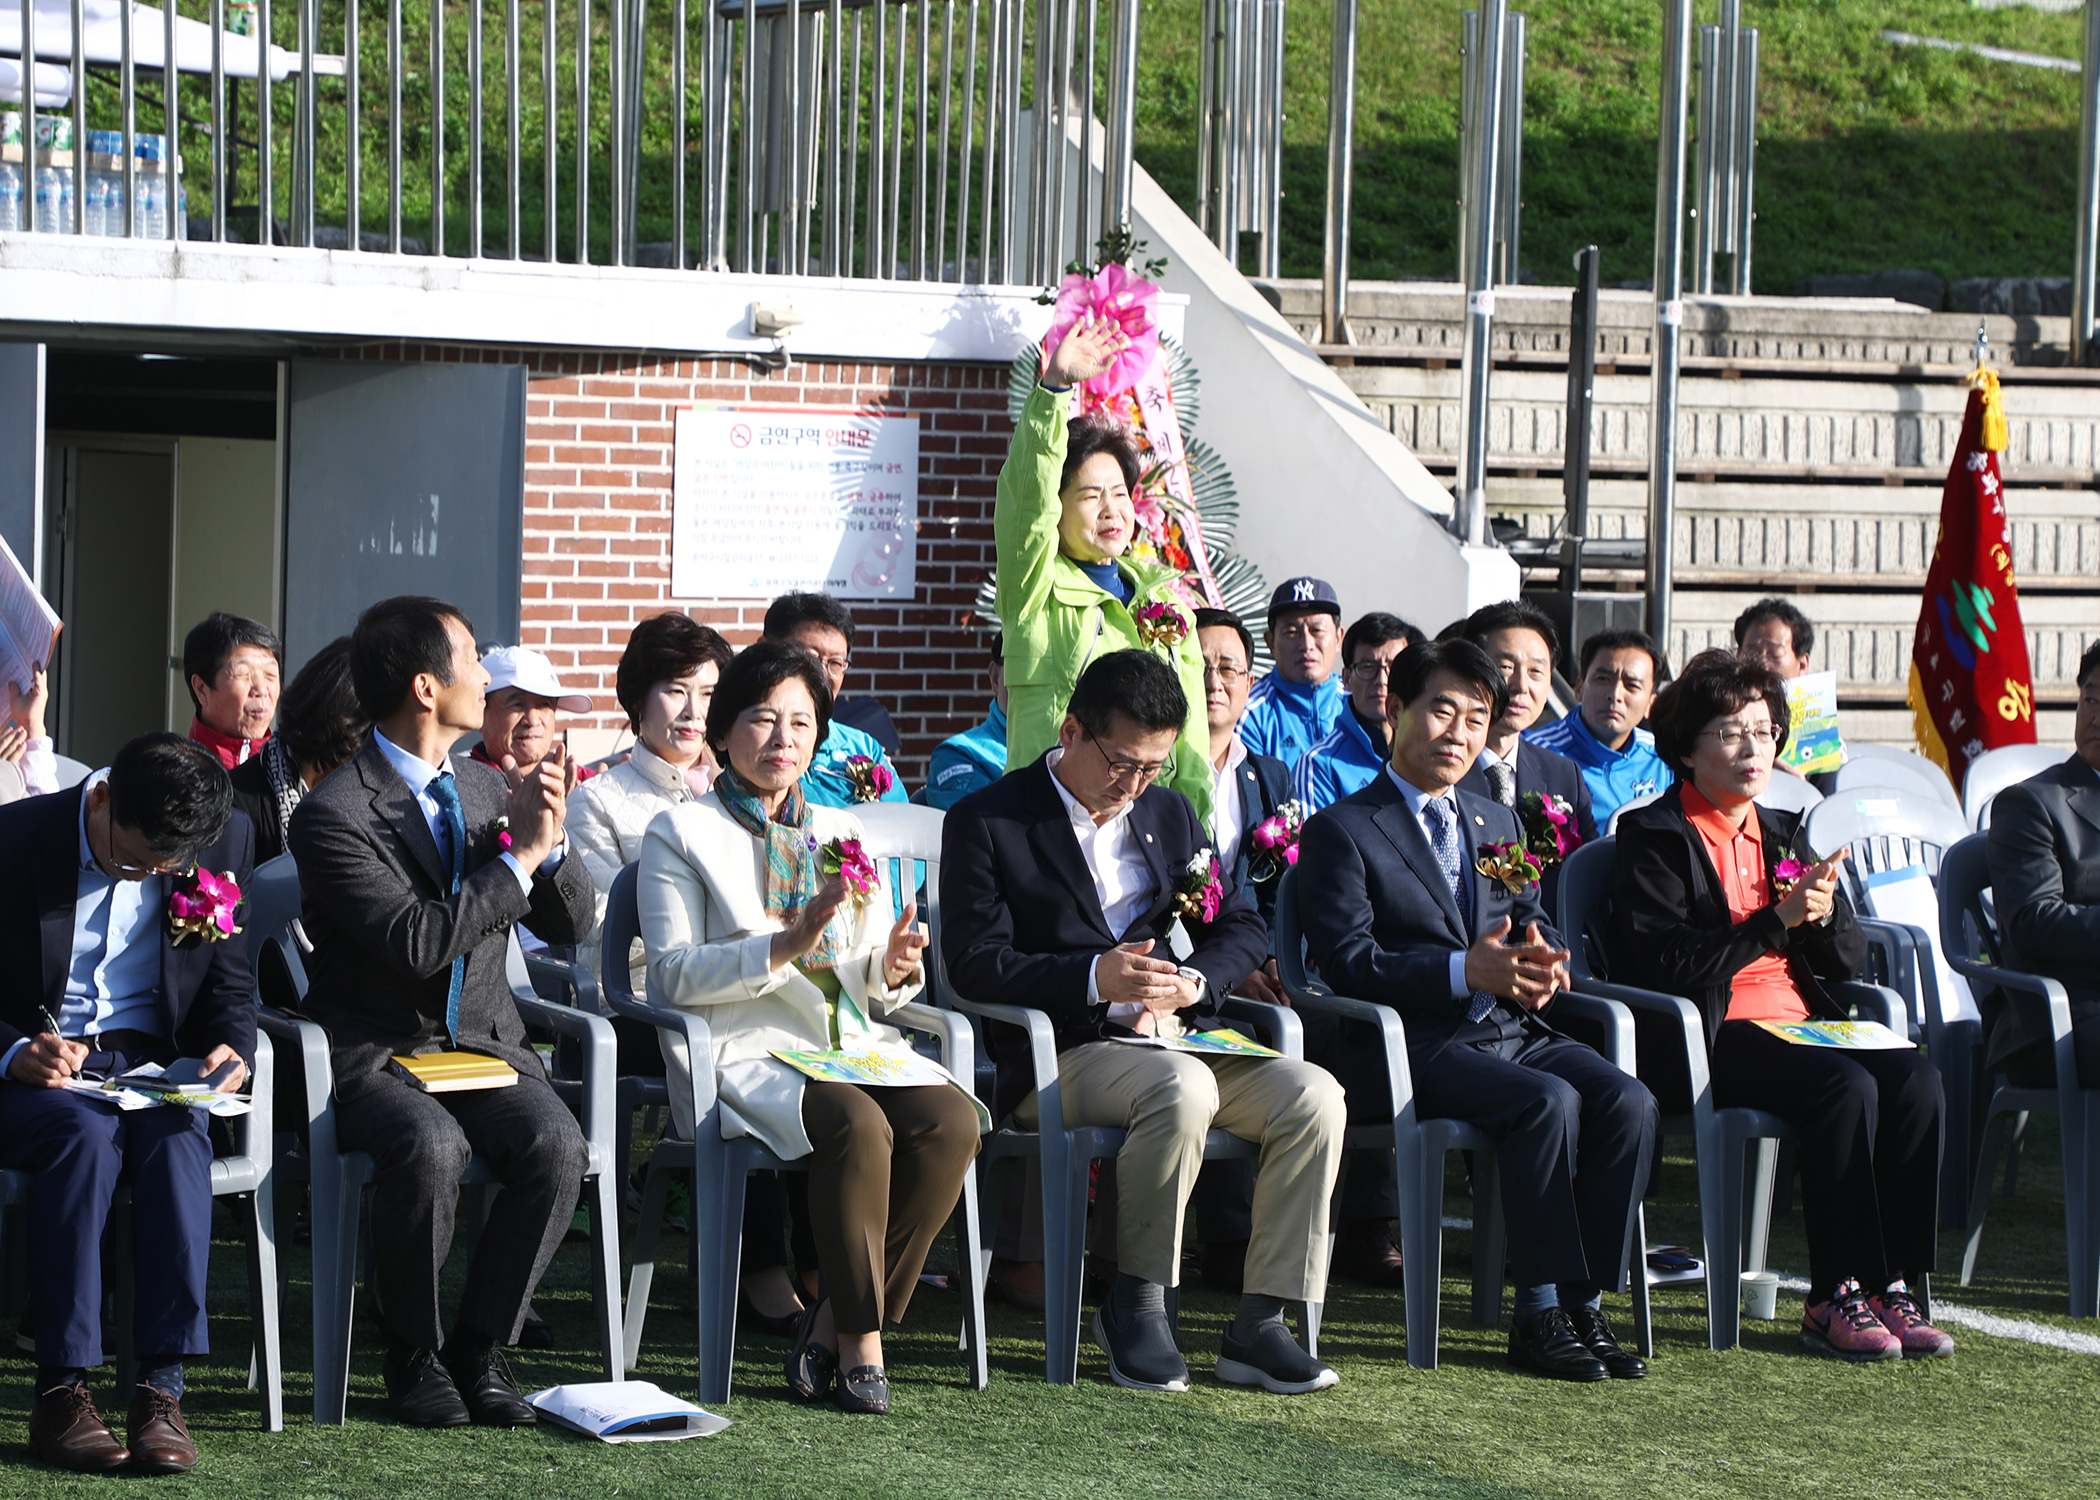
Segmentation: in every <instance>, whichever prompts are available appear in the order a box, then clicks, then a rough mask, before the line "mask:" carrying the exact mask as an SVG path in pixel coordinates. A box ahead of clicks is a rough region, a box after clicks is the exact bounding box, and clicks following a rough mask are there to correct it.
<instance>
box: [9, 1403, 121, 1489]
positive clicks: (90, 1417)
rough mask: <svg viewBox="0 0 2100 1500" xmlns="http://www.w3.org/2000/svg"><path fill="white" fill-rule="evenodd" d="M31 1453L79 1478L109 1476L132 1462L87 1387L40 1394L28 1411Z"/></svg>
mask: <svg viewBox="0 0 2100 1500" xmlns="http://www.w3.org/2000/svg"><path fill="white" fill-rule="evenodd" d="M29 1451H30V1452H31V1453H34V1454H35V1455H36V1456H37V1457H38V1458H41V1459H42V1460H43V1461H44V1462H45V1463H47V1464H52V1465H54V1466H56V1467H58V1468H61V1469H71V1470H73V1471H74V1472H75V1473H76V1474H106V1473H108V1472H109V1471H110V1470H111V1469H117V1468H122V1467H123V1466H124V1465H125V1464H127V1463H129V1462H130V1461H131V1453H130V1451H129V1450H128V1449H126V1448H125V1446H124V1445H123V1444H122V1443H120V1442H118V1441H117V1435H116V1434H115V1433H113V1432H111V1431H110V1430H109V1424H108V1423H107V1422H105V1421H103V1420H102V1413H101V1412H99V1411H97V1410H95V1398H94V1397H92V1396H90V1395H89V1394H88V1388H87V1387H86V1386H85V1385H66V1386H61V1387H59V1388H58V1389H57V1390H55V1391H50V1392H43V1393H39V1394H38V1396H37V1398H36V1401H35V1402H34V1403H33V1404H32V1405H31V1406H30V1408H29Z"/></svg>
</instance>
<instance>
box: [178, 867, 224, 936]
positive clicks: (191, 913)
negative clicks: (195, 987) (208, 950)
mask: <svg viewBox="0 0 2100 1500" xmlns="http://www.w3.org/2000/svg"><path fill="white" fill-rule="evenodd" d="M240 904H241V888H240V887H239V886H238V885H236V884H235V883H234V879H233V872H232V871H231V870H228V871H227V872H226V873H225V874H224V875H214V874H212V872H211V871H209V870H206V869H203V868H201V867H200V868H198V869H195V870H192V871H190V873H189V874H187V875H184V876H179V877H177V884H176V886H175V888H174V890H173V891H172V892H170V893H169V896H168V930H169V932H170V933H171V934H172V935H173V937H174V938H175V940H176V941H177V942H180V941H182V940H183V939H184V938H187V937H196V938H202V939H203V940H204V941H205V942H207V943H216V942H218V941H219V940H220V939H222V938H230V937H235V936H238V935H239V933H240V930H241V929H240V928H238V927H236V926H235V925H234V921H233V914H234V912H235V910H237V909H238V908H239V906H240Z"/></svg>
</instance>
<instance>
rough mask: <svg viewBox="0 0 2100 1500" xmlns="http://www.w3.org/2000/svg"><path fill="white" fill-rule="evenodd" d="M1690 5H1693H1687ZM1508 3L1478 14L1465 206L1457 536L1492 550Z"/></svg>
mask: <svg viewBox="0 0 2100 1500" xmlns="http://www.w3.org/2000/svg"><path fill="white" fill-rule="evenodd" d="M1687 3H1688V0H1687ZM1508 17H1509V6H1508V0H1483V3H1482V5H1481V7H1480V32H1479V37H1480V43H1479V45H1480V63H1479V66H1478V67H1477V68H1475V69H1474V73H1473V116H1472V118H1471V119H1470V120H1468V121H1467V122H1466V123H1467V125H1468V126H1469V127H1470V128H1471V129H1472V130H1473V132H1474V146H1473V151H1472V153H1471V154H1472V156H1473V158H1474V160H1475V163H1476V173H1477V175H1476V176H1475V178H1474V180H1473V182H1472V183H1471V184H1470V186H1471V188H1472V198H1471V201H1470V202H1469V203H1468V204H1467V209H1468V212H1467V215H1466V248H1467V250H1468V251H1469V252H1470V254H1471V263H1470V264H1469V265H1468V266H1467V267H1466V343H1465V351H1464V353H1463V355H1462V357H1461V365H1460V369H1461V374H1460V396H1459V407H1460V409H1459V425H1460V428H1461V431H1462V434H1463V436H1462V439H1461V441H1462V444H1463V446H1462V447H1461V448H1460V450H1459V467H1458V502H1459V503H1458V508H1457V510H1456V511H1455V512H1454V514H1453V516H1452V520H1453V521H1454V522H1455V523H1456V525H1455V529H1456V530H1457V532H1458V535H1459V537H1460V539H1461V540H1463V541H1464V542H1465V543H1466V544H1467V545H1468V546H1473V547H1481V546H1485V545H1486V544H1487V448H1488V380H1489V376H1490V373H1491V372H1492V370H1493V368H1494V336H1495V327H1494V325H1495V292H1494V285H1495V283H1494V274H1495V261H1494V250H1495V243H1494V241H1495V193H1496V182H1495V169H1496V166H1497V161H1496V157H1497V155H1498V153H1497V151H1496V149H1495V143H1496V142H1497V141H1499V140H1500V139H1501V137H1502V105H1503V97H1504V95H1503V87H1502V52H1503V42H1504V40H1505V38H1506V37H1507V36H1508V34H1509V27H1508Z"/></svg>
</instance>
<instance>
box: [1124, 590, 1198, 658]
mask: <svg viewBox="0 0 2100 1500" xmlns="http://www.w3.org/2000/svg"><path fill="white" fill-rule="evenodd" d="M1130 622H1131V624H1133V625H1135V626H1136V627H1137V633H1138V639H1139V640H1141V641H1143V642H1144V643H1145V644H1146V645H1148V646H1166V647H1169V648H1171V647H1174V646H1178V645H1180V644H1181V643H1182V642H1183V641H1185V640H1187V639H1188V638H1189V617H1188V616H1187V615H1185V614H1183V613H1182V612H1181V611H1180V610H1179V609H1177V608H1175V607H1174V606H1173V605H1172V604H1170V603H1168V602H1167V601H1166V600H1164V599H1155V600H1153V601H1152V602H1151V603H1150V604H1140V605H1139V606H1138V607H1137V608H1136V609H1134V610H1132V611H1131V612H1130Z"/></svg>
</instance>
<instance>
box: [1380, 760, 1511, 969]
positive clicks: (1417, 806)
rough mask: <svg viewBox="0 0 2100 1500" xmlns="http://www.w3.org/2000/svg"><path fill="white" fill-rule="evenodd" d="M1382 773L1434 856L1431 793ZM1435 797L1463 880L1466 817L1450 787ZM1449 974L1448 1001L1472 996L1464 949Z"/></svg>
mask: <svg viewBox="0 0 2100 1500" xmlns="http://www.w3.org/2000/svg"><path fill="white" fill-rule="evenodd" d="M1481 753H1482V754H1483V755H1484V754H1486V753H1487V752H1486V751H1484V750H1483V751H1482V752H1481ZM1385 774H1386V775H1387V776H1389V777H1391V778H1392V782H1393V785H1394V786H1396V787H1398V788H1400V795H1401V796H1402V797H1405V798H1406V799H1407V810H1408V811H1409V812H1411V813H1413V814H1414V815H1415V822H1417V823H1419V824H1420V825H1421V827H1422V838H1423V840H1424V842H1426V843H1427V844H1428V845H1429V848H1430V852H1431V853H1434V852H1435V851H1436V825H1435V824H1433V823H1431V822H1430V821H1429V818H1428V816H1427V815H1426V813H1425V811H1424V809H1426V808H1427V807H1428V806H1429V802H1430V796H1431V794H1430V793H1428V792H1425V791H1423V790H1422V789H1421V788H1420V787H1418V786H1416V785H1415V784H1414V783H1413V782H1412V781H1409V780H1408V779H1407V778H1406V777H1404V776H1402V775H1401V774H1400V773H1399V772H1398V771H1396V770H1394V769H1393V768H1392V767H1391V766H1390V765H1388V766H1387V767H1386V768H1385ZM1435 795H1436V796H1438V797H1441V798H1443V799H1444V800H1445V802H1446V805H1448V806H1449V807H1450V809H1451V813H1450V816H1451V817H1452V818H1453V819H1455V820H1456V821H1455V822H1454V823H1453V825H1452V826H1453V827H1454V828H1455V829H1456V837H1457V839H1458V867H1459V871H1460V878H1464V876H1465V874H1466V873H1468V872H1470V870H1471V869H1472V863H1473V862H1472V861H1471V860H1469V859H1467V858H1466V843H1467V840H1466V828H1465V816H1466V815H1465V813H1464V812H1462V811H1461V810H1460V809H1459V805H1458V797H1457V795H1456V794H1455V793H1454V791H1453V790H1452V788H1450V787H1445V788H1444V789H1443V790H1442V791H1440V792H1438V793H1436V794H1435ZM1468 946H1470V945H1468ZM1450 973H1451V998H1452V999H1454V1000H1463V999H1465V998H1466V996H1468V995H1470V994H1472V993H1473V986H1471V985H1470V984H1467V983H1466V949H1465V948H1460V949H1458V950H1457V951H1455V952H1454V953H1453V954H1452V955H1451V970H1450Z"/></svg>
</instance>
